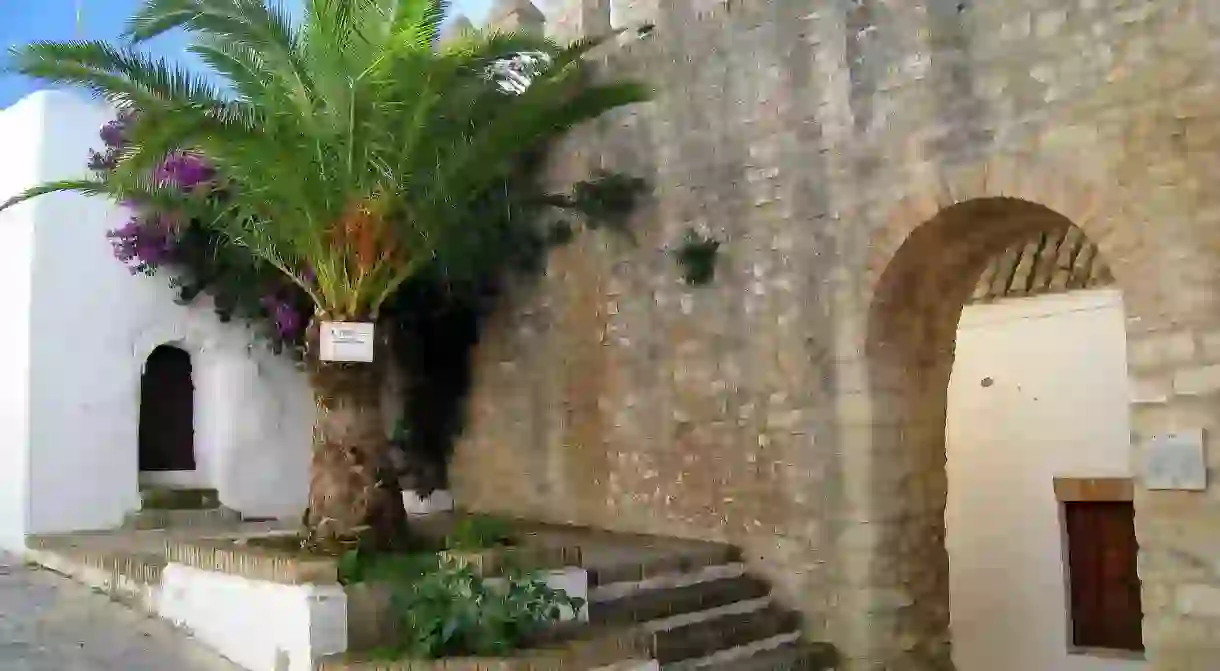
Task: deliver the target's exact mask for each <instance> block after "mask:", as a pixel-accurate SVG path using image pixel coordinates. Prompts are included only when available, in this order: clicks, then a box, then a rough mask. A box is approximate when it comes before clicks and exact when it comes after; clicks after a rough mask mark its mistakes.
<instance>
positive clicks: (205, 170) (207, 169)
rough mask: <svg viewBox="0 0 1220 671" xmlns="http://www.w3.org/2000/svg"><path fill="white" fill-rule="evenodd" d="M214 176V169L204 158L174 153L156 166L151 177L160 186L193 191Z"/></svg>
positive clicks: (196, 155) (185, 153) (191, 154)
mask: <svg viewBox="0 0 1220 671" xmlns="http://www.w3.org/2000/svg"><path fill="white" fill-rule="evenodd" d="M215 176H216V170H215V168H213V167H212V164H211V163H209V162H208V160H207V159H205V158H204V157H202V156H200V155H199V154H193V153H190V152H175V153H174V154H171V155H170V156H168V157H167V158H166V159H165V160H164V161H162V163H161V165H159V166H157V170H156V172H155V173H154V176H153V177H154V179H156V180H157V182H159V183H161V184H174V185H177V186H179V187H181V188H183V189H193V188H195V187H196V186H199V185H200V184H204V183H207V182H210V181H211V180H212V178H213V177H215Z"/></svg>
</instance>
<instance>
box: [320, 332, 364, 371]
mask: <svg viewBox="0 0 1220 671" xmlns="http://www.w3.org/2000/svg"><path fill="white" fill-rule="evenodd" d="M321 331H322V332H321V333H320V334H319V335H320V336H321V341H322V342H321V349H320V351H319V353H318V355H319V356H318V358H319V359H321V360H322V361H338V362H351V363H369V362H371V361H372V360H373V324H372V323H369V322H322V329H321Z"/></svg>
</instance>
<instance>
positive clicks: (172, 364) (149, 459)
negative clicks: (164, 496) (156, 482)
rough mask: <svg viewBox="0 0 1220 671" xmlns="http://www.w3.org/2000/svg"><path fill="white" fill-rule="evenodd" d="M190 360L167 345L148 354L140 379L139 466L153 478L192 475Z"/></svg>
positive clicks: (192, 386)
mask: <svg viewBox="0 0 1220 671" xmlns="http://www.w3.org/2000/svg"><path fill="white" fill-rule="evenodd" d="M194 414H195V387H194V382H193V380H192V370H191V357H190V355H189V354H188V353H187V352H186V351H184V350H182V349H180V348H178V347H173V346H170V345H162V346H160V347H157V348H156V349H154V350H153V351H152V353H151V354H149V355H148V359H147V360H146V361H145V363H144V372H143V374H142V375H141V377H140V426H139V449H140V456H139V463H140V472H141V473H142V474H144V473H147V474H150V475H152V476H153V477H154V479H156V478H157V477H158V476H162V477H163V476H166V475H169V474H174V473H182V472H191V471H194V470H195V468H196V462H195V426H194Z"/></svg>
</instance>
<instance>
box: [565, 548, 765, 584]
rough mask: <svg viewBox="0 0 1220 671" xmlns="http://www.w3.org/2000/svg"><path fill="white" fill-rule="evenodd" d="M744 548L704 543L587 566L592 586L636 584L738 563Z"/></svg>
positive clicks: (593, 563)
mask: <svg viewBox="0 0 1220 671" xmlns="http://www.w3.org/2000/svg"><path fill="white" fill-rule="evenodd" d="M740 559H741V556H740V551H738V550H737V548H734V547H732V546H730V545H718V544H714V543H703V544H698V545H691V546H689V547H684V548H675V549H669V550H667V551H665V552H660V553H654V554H650V555H645V556H641V557H638V558H633V559H631V560H626V561H614V562H604V563H596V562H591V563H589V564H588V565H586V566H585V569H586V570H587V571H588V573H589V587H590V588H591V589H593V588H598V587H603V586H606V585H613V584H616V583H624V584H634V583H640V582H648V581H653V580H663V579H666V578H673V577H680V576H683V575H686V574H690V573H694V572H698V571H700V570H702V569H705V568H708V567H713V566H723V565H726V564H736V563H738V562H739V561H740Z"/></svg>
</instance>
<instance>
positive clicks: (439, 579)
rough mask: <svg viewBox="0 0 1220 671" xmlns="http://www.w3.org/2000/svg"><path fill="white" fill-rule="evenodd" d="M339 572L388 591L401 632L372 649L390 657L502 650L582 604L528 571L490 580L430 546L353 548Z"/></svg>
mask: <svg viewBox="0 0 1220 671" xmlns="http://www.w3.org/2000/svg"><path fill="white" fill-rule="evenodd" d="M340 574H341V580H342V581H343V582H344V583H346V584H353V583H358V582H376V583H381V584H384V585H386V586H388V587H389V588H390V589H391V590H392V600H391V603H392V607H393V612H394V616H395V617H397V618H398V620H399V625H400V627H399V631H400V633H401V639H400V641H399V642H398V644H397V645H394V646H389V647H386V648H383V649H381V650H377V651H375V653H376V656H377V657H384V658H391V659H398V658H403V657H409V658H423V659H437V658H442V657H463V656H473V657H495V656H502V655H504V654H506V653H508V652H511V651H512V650H516V649H518V648H520V647H522V645H523V644H525V643H527V642H528V640H529V637H530V636H531V635H533V634H536V633H538V632H540V631H542V630H544V629H545V628H547V627H549V626H551V625H553V624H555V623H557V622H559V621H560V619H561V618H562V617H563V614H564V613H565V611H568V610H569V609H570V610H571V611H574V612H579V611H580V610H581V609H582V608H584V604H585V602H584V600H583V599H579V598H573V597H569V596H568V594H567V593H566V592H564V591H563V590H559V589H555V588H552V587H550V586H549V585H547V584H546V583H545V582H544V581H542V580H541V579H539V578H538V577H537V576H534V575H524V574H517V575H510V576H509V577H507V578H504V579H500V580H489V579H487V578H484V577H482V576H480V575H479V574H478V573H476V572H475V570H474V569H473V568H471V567H470V566H468V565H463V564H460V563H459V562H456V561H453V560H444V561H442V560H441V558H440V556H439V555H436V554H431V553H426V554H416V555H368V554H363V555H362V554H360V553H358V552H355V551H353V552H350V553H348V554H347V555H345V556H344V557H343V558H342V560H341V561H340Z"/></svg>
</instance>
